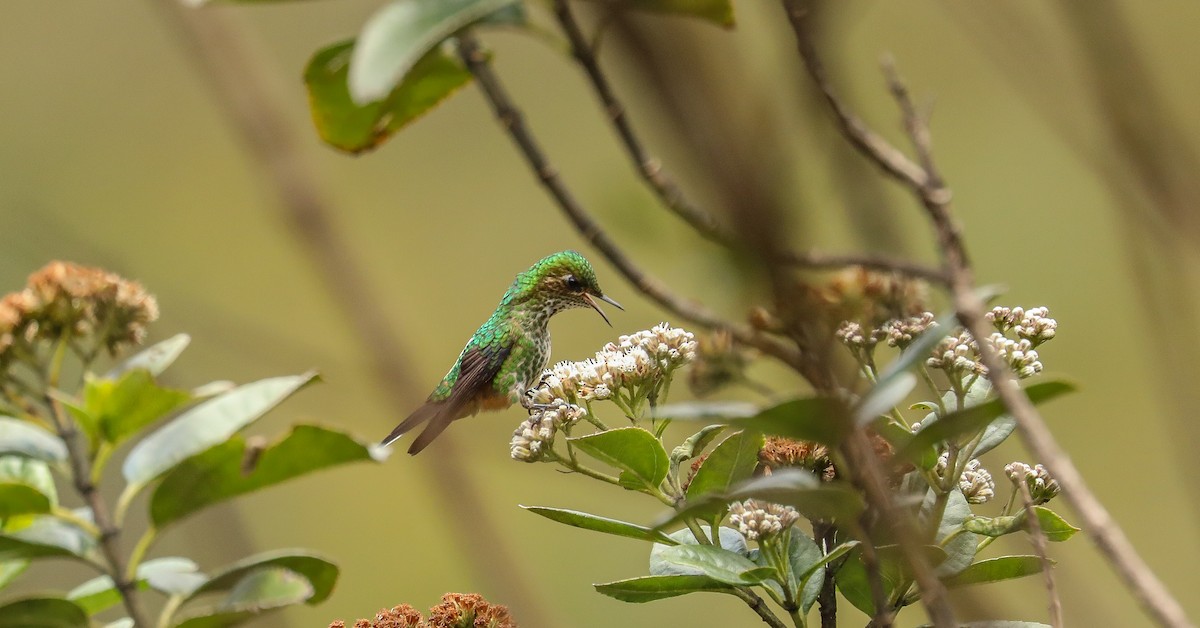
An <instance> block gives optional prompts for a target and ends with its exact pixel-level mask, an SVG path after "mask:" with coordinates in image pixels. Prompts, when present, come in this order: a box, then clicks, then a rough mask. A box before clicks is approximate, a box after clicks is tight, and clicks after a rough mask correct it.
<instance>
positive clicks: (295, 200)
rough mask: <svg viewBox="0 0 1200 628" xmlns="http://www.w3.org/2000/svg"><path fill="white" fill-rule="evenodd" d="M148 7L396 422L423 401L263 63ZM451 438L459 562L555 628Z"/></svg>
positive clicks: (194, 16) (173, 7) (442, 448)
mask: <svg viewBox="0 0 1200 628" xmlns="http://www.w3.org/2000/svg"><path fill="white" fill-rule="evenodd" d="M153 4H154V5H155V6H156V7H158V8H159V9H161V15H162V17H163V18H164V20H165V21H166V22H167V24H168V25H169V26H170V27H171V28H172V29H173V30H174V31H175V34H176V35H177V36H178V40H179V41H180V42H181V43H182V44H183V45H184V46H185V47H186V48H187V53H188V55H187V56H188V57H189V58H190V59H192V60H194V61H195V62H196V68H197V70H198V71H199V74H200V77H201V78H202V79H203V80H204V81H205V82H206V83H207V84H208V86H209V88H211V90H212V92H213V94H214V96H215V97H216V99H217V102H218V104H219V105H220V106H221V107H222V108H223V109H224V112H225V114H226V116H227V118H228V121H229V124H230V126H231V127H232V128H233V131H234V132H235V133H236V134H237V136H238V138H239V139H240V140H242V143H243V146H244V147H245V148H246V151H247V153H248V155H249V157H250V159H251V161H252V163H253V165H254V166H255V167H256V168H258V169H259V170H260V171H261V174H262V177H261V180H263V181H265V185H266V186H267V188H268V189H269V190H270V191H271V192H272V193H273V194H274V195H275V196H276V197H277V198H278V202H279V205H280V208H281V210H282V212H281V218H282V219H283V220H284V222H285V223H286V224H287V225H288V226H289V227H290V228H291V230H292V235H293V236H294V237H295V238H296V239H297V241H298V242H299V243H300V244H301V246H302V247H303V248H304V250H305V252H306V254H307V257H308V258H309V259H311V260H312V263H313V265H314V267H315V269H316V271H317V272H318V274H319V276H320V278H321V280H322V281H323V283H324V285H325V288H326V290H327V291H328V294H329V297H330V300H331V301H332V302H333V304H334V305H335V306H337V307H339V308H340V309H341V312H342V315H343V316H345V317H346V319H347V320H349V321H350V328H351V330H352V332H353V333H354V334H355V337H356V338H357V340H358V343H359V345H360V347H361V348H362V350H363V351H364V352H365V353H366V354H367V355H368V356H370V359H371V370H372V374H373V376H374V379H375V382H376V385H377V386H378V389H379V390H380V391H382V392H383V393H384V394H385V395H386V398H387V401H388V404H389V406H390V407H391V410H392V411H393V412H394V413H396V414H401V415H403V414H404V413H406V412H408V411H409V410H410V409H411V408H412V406H413V404H414V403H416V401H417V400H421V399H424V397H425V394H424V392H423V391H422V390H421V389H420V388H419V387H418V386H417V384H416V378H415V377H414V376H413V374H412V372H411V371H410V370H409V368H408V365H407V364H406V363H405V362H404V361H403V360H402V356H404V355H407V354H408V353H409V352H408V351H407V350H406V349H405V348H404V346H403V342H402V341H401V339H400V338H399V337H398V335H397V334H396V333H395V332H394V331H393V330H392V326H391V321H390V320H389V317H388V316H387V313H386V310H385V309H384V308H383V307H382V306H381V305H380V303H379V301H378V299H376V297H375V295H374V293H373V292H372V290H371V289H370V287H369V286H368V285H367V283H366V282H365V281H364V277H365V276H366V275H365V273H363V272H362V270H361V269H360V268H359V265H358V263H357V262H356V261H355V259H354V256H353V254H352V247H350V246H349V245H347V244H346V242H345V241H344V240H343V239H341V238H340V237H339V236H338V234H337V229H336V227H335V226H334V223H333V219H332V216H333V212H332V210H331V207H330V205H329V203H328V201H327V200H326V199H325V198H324V194H323V193H322V192H321V190H320V189H318V187H317V184H316V181H317V180H318V179H319V177H318V176H317V175H316V173H315V172H314V171H313V169H312V167H311V166H310V165H309V163H308V162H307V161H306V160H305V158H304V155H303V152H304V151H303V150H302V148H301V146H302V144H303V141H302V140H301V139H300V138H299V137H297V136H296V134H295V132H294V131H293V130H292V128H291V127H289V126H288V124H287V123H286V121H287V119H288V115H287V113H286V110H287V107H286V105H285V103H286V100H285V96H284V94H283V92H282V90H280V89H276V88H273V85H274V81H273V80H272V73H271V72H268V71H266V70H264V69H263V68H262V67H261V66H260V59H261V58H262V57H261V55H260V54H259V51H258V50H257V49H256V48H255V45H254V44H255V42H254V39H253V37H252V36H251V35H249V34H247V33H245V32H244V31H242V30H241V29H240V28H239V24H238V23H236V22H234V21H232V20H230V19H229V18H228V17H227V14H225V13H221V12H217V11H209V10H203V9H201V10H191V9H187V8H185V7H183V6H182V5H181V4H180V3H179V2H158V1H155V2H153ZM451 436H452V435H447V434H443V435H442V437H441V438H440V439H439V441H438V447H439V450H438V452H437V455H434V456H429V457H427V458H425V461H426V462H427V463H428V464H429V465H430V466H431V467H432V468H431V469H430V472H429V476H430V481H431V482H434V483H435V484H436V488H435V489H434V490H432V491H431V492H432V493H433V494H434V495H436V496H437V498H438V499H441V500H442V501H441V504H440V508H441V510H442V511H443V512H445V513H447V515H446V517H445V519H446V520H448V521H450V522H452V524H451V525H452V526H453V527H454V529H453V530H452V531H451V533H450V535H451V536H452V537H453V538H455V539H458V540H459V541H461V542H462V543H463V544H464V547H463V548H462V552H463V554H464V555H465V556H472V557H479V556H487V557H488V558H489V559H488V560H486V561H481V560H469V561H467V564H468V565H470V566H472V567H473V568H475V569H478V570H479V571H478V574H477V575H478V576H479V577H480V578H482V579H484V581H485V582H486V583H487V584H488V587H489V588H490V589H491V590H493V591H495V592H496V597H497V598H501V599H504V600H505V601H506V603H507V604H508V605H509V606H512V607H514V608H517V609H520V611H521V614H522V615H523V616H525V617H527V618H530V619H528V621H529V622H530V623H531V624H532V625H537V626H542V625H545V626H549V625H554V623H555V622H552V621H550V620H549V618H548V616H547V611H546V609H545V607H544V605H543V604H542V602H541V601H540V600H541V599H542V597H543V596H541V595H539V594H537V593H536V591H535V588H534V587H533V586H531V585H530V583H529V582H528V581H527V580H526V579H525V578H523V577H521V576H520V574H518V573H517V572H515V571H514V570H512V569H511V568H510V566H511V565H516V564H519V563H520V561H518V560H516V559H515V558H514V556H513V554H512V551H511V550H510V549H509V545H508V544H507V543H506V541H505V539H504V538H503V537H502V536H500V534H499V533H498V532H499V530H500V527H499V526H497V525H496V524H495V523H494V522H492V521H491V520H490V517H489V516H488V513H487V512H486V511H485V510H482V509H480V508H479V504H481V503H483V502H484V501H485V500H484V499H483V497H482V496H481V495H480V492H479V491H478V490H477V489H476V487H475V485H474V484H473V483H472V482H471V479H470V477H469V476H468V475H467V474H466V473H464V469H465V468H467V465H466V463H465V462H464V461H463V459H462V457H461V455H460V454H459V452H458V450H457V449H455V448H454V446H453V444H454V440H453V438H452V437H451Z"/></svg>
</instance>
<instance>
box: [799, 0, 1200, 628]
mask: <svg viewBox="0 0 1200 628" xmlns="http://www.w3.org/2000/svg"><path fill="white" fill-rule="evenodd" d="M784 5H785V7H786V9H787V13H788V17H789V19H790V21H791V23H792V27H793V29H794V31H795V33H796V38H797V41H798V45H799V50H800V54H801V56H802V57H803V58H804V62H805V65H806V66H807V68H808V72H809V75H810V76H811V78H812V80H813V82H814V83H815V84H816V85H817V87H818V89H820V90H821V92H822V93H823V94H825V97H826V100H827V101H828V102H829V104H830V108H831V109H832V110H833V112H834V115H835V116H836V118H837V120H838V124H839V126H840V127H841V128H842V130H843V132H844V133H845V134H846V136H847V138H848V139H849V140H850V141H851V143H853V144H854V145H855V146H856V147H858V149H859V150H860V151H861V152H862V153H863V154H864V156H866V157H867V158H869V159H871V160H872V161H873V162H875V163H876V164H877V165H879V166H880V167H881V168H882V169H883V170H884V171H885V172H888V173H889V174H892V175H893V176H895V177H897V178H898V179H900V180H901V181H903V182H905V183H906V185H907V186H908V187H909V189H910V191H911V192H912V193H913V194H914V195H915V196H916V197H917V198H918V199H919V200H920V201H921V204H922V206H923V207H924V208H925V210H926V213H927V214H928V216H929V219H930V222H931V223H932V224H933V226H934V229H935V231H936V233H937V239H938V245H939V248H940V250H941V254H942V256H943V260H944V264H945V267H946V269H947V272H949V273H950V278H951V284H950V288H951V293H952V298H953V302H954V307H955V309H956V311H957V312H958V318H959V321H960V322H961V323H962V324H963V326H964V327H966V328H967V330H968V331H970V332H971V334H972V335H973V336H974V337H976V338H985V337H987V335H988V334H989V333H990V329H989V327H988V325H987V323H986V321H985V319H984V317H983V315H984V311H985V305H984V302H983V300H982V299H981V298H980V297H979V295H978V294H977V293H976V291H975V285H974V276H973V272H972V270H971V265H970V261H969V259H968V257H967V254H966V248H965V246H964V245H963V243H962V237H961V235H960V232H959V229H958V226H957V225H956V224H955V222H954V220H953V218H952V215H951V212H950V192H949V190H948V189H947V188H946V187H945V186H944V184H943V183H942V181H941V180H940V178H939V177H938V176H937V175H936V170H935V169H933V158H932V151H931V149H930V144H929V139H928V126H927V125H926V124H925V123H924V121H923V120H921V118H920V117H919V116H918V115H916V113H915V108H914V107H913V105H912V102H911V99H909V97H908V92H907V90H906V89H905V88H904V84H903V82H902V81H901V80H900V79H899V77H898V76H897V75H896V74H895V72H894V71H892V70H891V69H890V68H886V67H885V69H886V70H888V71H889V77H888V82H889V86H890V87H891V90H892V93H893V95H894V96H895V97H896V99H897V102H898V104H899V105H900V108H901V110H902V111H903V112H904V114H905V116H904V117H905V127H906V128H907V129H908V131H909V137H910V139H911V140H912V142H913V145H914V147H915V149H916V151H917V153H918V161H919V162H920V163H923V164H928V165H929V167H930V169H929V170H928V171H926V170H925V169H924V168H921V167H920V166H916V164H914V163H913V162H912V160H909V159H908V158H907V157H904V156H903V154H902V153H901V152H900V151H899V150H898V149H896V148H895V147H894V146H892V145H891V144H889V143H887V142H886V140H883V139H882V138H881V137H880V136H878V135H877V134H875V133H873V132H872V131H870V130H869V129H867V128H866V127H865V125H864V124H863V123H862V122H861V121H860V120H858V119H857V118H856V117H854V116H853V114H851V113H850V112H849V110H848V109H847V108H846V106H845V105H844V104H842V102H841V101H840V99H839V98H838V97H837V95H836V93H835V92H834V91H833V88H832V86H831V85H830V83H829V80H828V77H827V76H826V75H825V73H824V70H823V67H822V65H821V63H820V58H819V57H818V56H817V53H816V50H815V49H814V48H813V46H812V44H811V41H810V39H809V38H808V36H807V34H806V32H805V24H804V20H805V9H804V7H803V6H802V3H801V2H800V0H784ZM913 167H916V168H917V170H912V168H913ZM980 358H981V360H982V361H983V363H984V366H986V367H987V368H988V378H989V379H990V380H991V382H992V385H993V387H994V389H995V390H996V394H997V396H998V397H999V398H1000V400H1001V401H1002V402H1003V403H1004V406H1005V408H1007V410H1008V411H1009V413H1010V414H1011V415H1012V416H1013V417H1014V418H1015V419H1016V421H1017V427H1018V430H1019V431H1020V433H1021V436H1022V439H1023V440H1024V441H1025V444H1026V445H1027V446H1028V447H1029V449H1030V451H1031V452H1032V453H1033V454H1034V455H1035V456H1037V458H1038V459H1039V460H1040V461H1041V462H1042V463H1043V464H1045V465H1046V466H1047V467H1048V468H1050V470H1051V472H1052V473H1053V474H1054V476H1055V478H1056V479H1057V480H1058V482H1059V484H1060V485H1062V487H1063V495H1064V498H1065V499H1066V500H1067V501H1068V502H1069V503H1070V504H1071V506H1072V507H1073V508H1074V509H1075V510H1076V511H1077V512H1078V513H1079V515H1080V517H1082V518H1083V520H1084V528H1085V529H1086V530H1087V532H1088V534H1089V535H1090V536H1091V537H1092V540H1093V542H1095V543H1096V546H1097V548H1098V549H1099V551H1100V553H1101V554H1102V555H1103V556H1104V557H1105V558H1107V559H1108V561H1109V563H1110V564H1112V566H1113V568H1114V570H1115V571H1116V572H1117V574H1118V575H1120V576H1121V578H1122V579H1123V580H1124V581H1125V583H1126V586H1128V587H1129V589H1130V590H1131V591H1132V593H1133V595H1134V597H1136V598H1137V599H1138V601H1139V602H1140V603H1141V604H1142V606H1143V607H1144V608H1145V610H1146V611H1147V612H1148V613H1149V614H1150V615H1151V616H1152V617H1153V618H1154V620H1155V621H1156V622H1158V623H1159V624H1161V625H1164V626H1172V627H1183V626H1191V625H1192V624H1191V622H1190V621H1189V620H1188V618H1187V615H1186V613H1184V611H1183V607H1182V606H1180V605H1179V602H1178V601H1177V600H1176V599H1175V598H1174V597H1172V596H1171V594H1170V592H1169V591H1168V590H1167V589H1166V587H1165V586H1164V585H1163V583H1162V582H1161V581H1160V580H1159V579H1158V577H1157V576H1155V575H1154V572H1153V571H1152V570H1151V569H1150V567H1149V566H1148V565H1147V564H1146V563H1145V561H1143V560H1142V558H1141V556H1139V555H1138V553H1137V551H1136V550H1135V549H1134V548H1133V545H1132V544H1130V542H1129V539H1128V538H1127V537H1126V536H1125V534H1124V532H1122V530H1121V528H1120V526H1118V525H1117V524H1116V522H1115V521H1114V520H1113V519H1112V517H1111V516H1110V515H1109V514H1108V511H1107V510H1106V509H1105V508H1104V506H1103V505H1102V504H1101V503H1100V501H1099V499H1097V498H1096V496H1095V495H1094V494H1093V493H1092V492H1091V490H1090V489H1088V487H1087V484H1086V483H1085V482H1084V479H1083V476H1082V474H1080V473H1079V470H1078V469H1077V468H1076V467H1075V465H1074V464H1073V463H1072V462H1071V460H1070V458H1069V457H1068V456H1067V454H1066V452H1065V451H1063V449H1062V448H1061V447H1060V446H1059V445H1058V443H1057V442H1056V441H1055V440H1054V436H1053V435H1052V434H1051V433H1050V430H1049V428H1048V427H1047V426H1046V423H1045V421H1044V420H1043V419H1042V418H1041V415H1040V414H1039V413H1038V412H1037V409H1036V408H1035V407H1034V406H1033V403H1032V402H1030V400H1029V398H1028V397H1027V396H1026V395H1025V394H1024V393H1023V392H1022V391H1021V389H1020V387H1019V386H1018V385H1017V380H1016V379H1014V378H1013V377H1012V373H1011V371H1010V370H1009V368H1008V367H1007V365H1005V364H1004V363H1003V362H1002V361H1001V360H1000V359H999V356H998V355H997V354H996V352H995V350H994V349H993V348H992V347H991V346H990V345H988V344H987V343H980Z"/></svg>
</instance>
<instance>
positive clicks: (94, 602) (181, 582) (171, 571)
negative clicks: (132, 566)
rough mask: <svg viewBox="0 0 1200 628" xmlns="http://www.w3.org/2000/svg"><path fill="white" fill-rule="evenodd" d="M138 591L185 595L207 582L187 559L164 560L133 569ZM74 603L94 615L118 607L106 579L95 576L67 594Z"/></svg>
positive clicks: (114, 591) (118, 595) (116, 593)
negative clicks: (148, 589) (136, 576)
mask: <svg viewBox="0 0 1200 628" xmlns="http://www.w3.org/2000/svg"><path fill="white" fill-rule="evenodd" d="M137 574H138V578H137V584H138V588H139V589H141V590H145V589H147V588H151V589H154V590H156V591H160V592H162V593H165V594H167V595H187V594H189V593H191V592H192V591H194V590H195V589H196V588H197V587H199V586H200V585H202V584H204V582H205V581H206V580H207V579H208V578H207V577H206V576H205V575H204V574H202V573H200V570H199V567H198V566H197V565H196V563H194V562H192V561H191V560H189V559H187V558H180V557H166V558H155V559H152V560H148V561H146V562H144V563H142V564H141V565H138V569H137ZM67 599H69V600H71V601H73V602H75V603H76V604H78V605H80V606H81V607H83V609H84V610H86V611H87V613H88V615H95V614H96V613H99V612H101V611H104V610H107V609H109V608H112V607H113V606H116V605H118V604H120V603H121V593H120V591H117V588H116V586H114V585H113V581H112V578H110V577H109V576H97V577H95V578H92V579H91V580H88V581H87V582H84V583H83V584H81V585H79V586H77V587H75V588H74V589H72V590H71V592H70V593H68V594H67Z"/></svg>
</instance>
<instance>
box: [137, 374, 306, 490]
mask: <svg viewBox="0 0 1200 628" xmlns="http://www.w3.org/2000/svg"><path fill="white" fill-rule="evenodd" d="M314 379H316V374H315V373H311V372H310V373H305V374H303V375H291V376H286V377H273V378H269V379H264V380H259V381H257V382H253V383H250V384H246V385H244V386H239V387H237V388H235V389H233V390H231V391H229V392H227V393H225V394H223V395H220V396H218V397H215V398H213V399H210V400H208V401H205V402H204V403H202V404H200V405H198V406H196V407H194V408H191V409H189V410H187V411H186V412H184V413H183V414H181V415H179V416H178V417H175V419H174V420H173V421H171V422H170V423H168V424H166V425H164V426H163V427H161V428H159V429H158V430H157V431H155V432H154V433H153V434H150V435H149V436H147V437H146V438H144V439H142V441H141V442H139V443H138V444H137V445H136V446H134V448H133V450H132V451H130V452H129V456H128V457H126V458H125V466H124V468H123V471H124V474H125V479H126V481H128V482H129V484H130V485H132V486H134V487H138V486H144V485H145V484H147V483H149V482H151V481H153V480H154V479H155V478H157V477H159V476H160V475H162V474H163V473H165V472H167V471H168V470H169V469H170V468H171V467H173V466H175V465H176V464H179V463H180V462H181V461H183V460H185V459H187V458H190V457H192V456H194V455H196V454H198V453H200V452H202V451H204V450H206V449H208V448H209V447H212V446H214V445H217V444H219V443H222V442H224V441H226V440H228V439H229V437H230V436H232V435H233V434H235V433H237V432H238V431H239V430H241V429H242V428H244V427H246V426H248V425H250V424H251V423H253V422H254V421H256V420H257V419H258V418H259V417H261V416H262V415H264V414H266V413H267V412H268V411H269V410H271V409H272V408H274V407H275V406H276V405H278V404H279V403H280V402H282V401H283V400H284V399H287V398H288V397H289V396H291V395H292V394H293V393H295V392H296V391H297V390H299V389H300V388H302V387H304V386H305V385H306V384H308V383H309V382H312V381H313V380H314ZM126 490H127V491H128V490H130V489H126Z"/></svg>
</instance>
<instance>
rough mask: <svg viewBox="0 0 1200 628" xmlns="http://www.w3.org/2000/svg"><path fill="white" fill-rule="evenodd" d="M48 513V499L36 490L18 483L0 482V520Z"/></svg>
mask: <svg viewBox="0 0 1200 628" xmlns="http://www.w3.org/2000/svg"><path fill="white" fill-rule="evenodd" d="M48 512H50V498H49V497H47V496H46V495H45V494H44V493H42V492H41V491H39V490H37V489H36V488H34V487H32V486H30V485H28V484H22V483H19V482H3V481H0V519H8V518H9V517H15V516H17V515H43V514H46V513H48Z"/></svg>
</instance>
